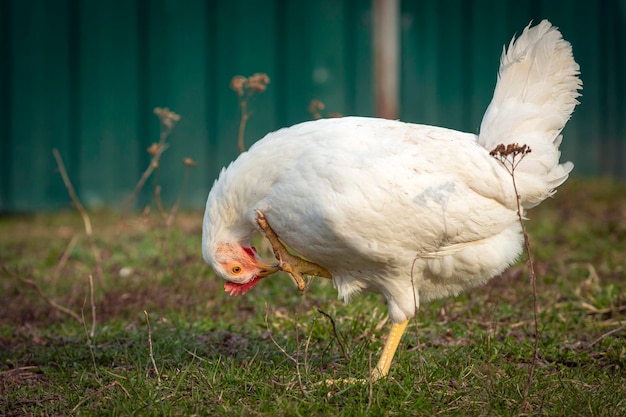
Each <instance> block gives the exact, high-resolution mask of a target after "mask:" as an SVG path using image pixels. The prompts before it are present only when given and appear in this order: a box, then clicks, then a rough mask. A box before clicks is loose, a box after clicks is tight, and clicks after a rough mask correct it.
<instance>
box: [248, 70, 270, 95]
mask: <svg viewBox="0 0 626 417" xmlns="http://www.w3.org/2000/svg"><path fill="white" fill-rule="evenodd" d="M269 83H270V77H269V76H268V75H267V74H265V73H262V72H257V73H256V74H253V75H251V76H250V77H249V78H248V85H247V87H248V88H249V89H251V90H252V91H254V92H261V91H265V90H267V85H268V84H269Z"/></svg>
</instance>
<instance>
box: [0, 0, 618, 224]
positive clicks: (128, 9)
mask: <svg viewBox="0 0 626 417" xmlns="http://www.w3.org/2000/svg"><path fill="white" fill-rule="evenodd" d="M381 10H384V13H387V15H386V16H387V17H389V13H390V16H391V17H390V18H389V19H387V18H385V19H382V20H381V19H378V20H377V19H375V16H380V13H381ZM541 19H549V20H550V21H551V22H552V23H553V24H554V25H555V26H557V27H559V28H560V30H561V31H562V33H563V36H564V38H565V39H566V40H568V41H570V42H571V43H572V45H573V49H574V56H575V58H576V60H577V61H578V62H579V64H580V66H581V74H582V75H581V76H582V79H583V83H584V87H583V96H582V97H581V98H580V101H581V105H580V106H579V107H578V108H577V110H576V111H575V113H574V116H573V118H572V120H571V121H570V122H569V124H568V125H567V127H566V129H565V131H564V135H565V140H564V142H563V145H562V148H561V149H562V152H563V159H565V160H572V161H574V163H575V164H576V167H575V169H574V175H577V176H587V177H591V176H610V177H614V178H619V179H624V178H626V166H625V164H624V162H625V160H626V58H625V57H626V0H600V1H589V0H587V1H584V0H562V1H559V0H517V1H502V0H446V1H439V0H421V1H418V0H413V1H410V0H403V1H401V0H390V1H380V0H375V1H372V0H317V1H290V0H265V1H246V0H213V1H209V0H107V1H96V0H26V1H24V0H0V135H1V138H0V211H1V212H32V211H40V210H53V209H59V208H64V207H69V206H70V204H71V202H70V200H69V198H68V195H67V191H66V189H65V186H64V184H63V181H62V180H61V177H60V176H59V172H58V169H57V165H56V162H55V160H54V158H53V155H52V149H53V148H57V149H58V150H59V152H60V153H61V155H62V157H63V159H64V161H65V165H66V169H67V172H68V174H69V177H70V179H71V180H72V182H73V184H74V186H75V188H76V191H77V193H78V196H79V198H80V199H81V201H82V202H83V203H84V204H85V205H86V206H88V207H112V208H119V207H121V206H122V205H123V202H124V201H125V199H126V198H127V197H128V196H129V195H130V194H131V193H132V190H133V188H134V187H135V184H136V183H137V181H138V180H139V178H140V177H141V175H142V173H143V172H144V170H145V169H146V167H147V166H148V164H149V162H150V158H151V156H150V155H149V154H148V153H147V152H146V149H147V148H148V147H149V146H150V145H151V144H152V143H154V142H158V141H159V121H158V119H157V117H156V116H155V115H154V113H153V109H154V108H155V107H168V108H170V109H171V110H172V111H174V112H176V113H178V114H180V116H181V120H180V122H179V123H178V124H177V125H176V127H175V128H174V130H173V132H172V134H171V136H170V137H169V138H168V142H169V145H170V146H169V148H168V149H167V151H165V153H164V154H163V156H162V157H161V162H160V167H159V173H158V175H159V183H160V184H161V185H162V187H163V188H162V198H163V200H164V201H166V202H168V201H169V202H171V201H172V200H174V199H175V197H176V195H177V194H178V192H179V191H180V189H181V183H182V180H183V176H184V173H185V167H184V165H183V163H182V161H183V158H185V157H190V158H192V159H193V160H195V161H196V162H198V166H197V167H195V168H194V169H193V170H191V171H190V174H189V182H188V185H187V188H186V191H185V194H184V198H183V203H184V205H185V206H186V207H190V208H202V207H203V206H204V202H205V199H206V195H207V193H208V191H209V189H210V187H211V184H212V182H213V180H214V179H215V178H216V176H217V174H218V173H219V171H220V169H221V168H222V167H223V166H225V165H227V164H228V163H229V162H230V161H232V160H233V159H234V158H236V157H237V154H238V151H237V131H238V129H239V120H240V110H239V104H238V99H237V95H236V94H235V93H234V92H233V91H232V90H231V89H230V88H229V83H230V80H231V78H232V77H233V76H234V75H243V76H250V75H252V74H253V73H256V72H264V73H266V74H267V75H269V77H270V79H271V82H270V84H269V86H268V89H267V91H265V92H263V93H259V94H256V95H254V96H253V97H252V98H251V100H250V102H249V110H250V113H251V116H250V120H249V121H248V126H247V129H246V136H245V137H246V145H247V146H250V145H251V144H252V143H253V142H254V141H256V140H258V139H260V138H261V137H263V136H264V135H265V134H267V133H268V132H270V131H273V130H276V129H278V128H280V127H285V126H289V125H292V124H295V123H298V122H302V121H306V120H311V118H312V116H311V114H310V113H309V112H308V110H307V109H308V107H309V103H310V102H311V100H314V99H315V100H320V101H321V102H323V103H324V104H325V111H324V112H322V114H323V115H325V114H327V113H341V114H343V115H360V116H375V115H382V116H385V117H397V118H400V119H401V120H404V121H408V122H414V123H424V124H432V125H439V126H445V127H449V128H453V129H459V130H463V131H468V132H474V133H477V132H478V128H479V126H480V121H481V118H482V114H483V112H484V110H485V108H486V107H487V105H488V104H489V101H490V99H491V94H492V92H493V88H494V85H495V81H496V72H497V68H498V64H499V59H500V54H501V52H502V47H503V45H505V44H508V42H509V41H510V39H511V37H512V36H513V35H514V34H519V33H521V31H522V30H523V28H524V27H525V26H526V25H527V24H528V23H529V22H530V21H535V22H538V21H540V20H541ZM375 22H378V23H377V24H376V25H375ZM375 28H376V29H375ZM375 39H378V41H375ZM377 42H382V43H377ZM375 45H378V48H375ZM381 60H382V61H381ZM383 61H384V62H383ZM381 62H382V63H383V64H384V65H383V66H382V67H383V68H382V69H380V66H378V67H377V65H376V64H377V63H378V64H379V65H380V64H381ZM376 68H379V70H377V69H376ZM380 71H382V74H383V75H382V76H381V72H380ZM377 86H379V88H378V90H377V88H376V87H377ZM377 91H378V92H377ZM385 100H391V109H390V107H389V102H388V101H385ZM381 103H383V104H384V103H387V104H386V105H383V104H381ZM148 184H149V183H148ZM151 194H152V190H151V189H150V187H149V186H147V187H145V189H143V190H142V195H140V196H139V199H138V200H137V203H136V206H137V207H141V204H142V201H145V200H147V199H149V198H150V195H151Z"/></svg>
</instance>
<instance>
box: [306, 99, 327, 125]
mask: <svg viewBox="0 0 626 417" xmlns="http://www.w3.org/2000/svg"><path fill="white" fill-rule="evenodd" d="M320 110H324V103H322V102H321V101H319V100H311V102H310V103H309V113H311V115H312V116H313V119H315V120H318V119H321V118H322V115H321V114H320Z"/></svg>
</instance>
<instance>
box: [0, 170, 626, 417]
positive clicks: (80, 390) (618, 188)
mask: <svg viewBox="0 0 626 417" xmlns="http://www.w3.org/2000/svg"><path fill="white" fill-rule="evenodd" d="M90 215H91V221H92V224H93V237H94V243H95V245H96V246H97V248H98V249H99V255H100V257H101V258H102V271H103V274H102V277H99V278H94V284H93V286H94V290H93V296H94V302H93V306H95V311H96V316H95V332H94V335H93V338H92V337H90V335H89V333H90V330H91V326H92V324H93V317H92V305H91V300H90V287H89V275H94V271H95V270H96V263H95V260H94V255H93V251H92V249H91V247H90V244H89V241H88V239H87V238H86V236H85V233H84V229H83V224H82V221H81V218H80V216H79V214H77V213H76V212H72V211H68V212H65V213H56V214H42V215H36V216H18V217H4V218H0V266H2V268H3V269H2V271H0V285H1V287H0V303H1V304H2V308H0V415H5V416H17V415H71V414H76V415H107V416H108V415H185V416H186V415H244V416H258V415H281V416H299V415H303V416H308V415H333V416H334V415H339V416H352V415H376V416H377V415H390V416H392V415H428V416H431V415H520V414H532V415H567V416H576V415H584V416H614V415H626V291H625V290H626V279H625V278H626V272H625V268H626V257H625V256H624V254H625V253H626V185H624V184H620V183H615V182H611V181H608V180H594V181H582V180H570V181H569V182H568V183H567V184H566V185H565V186H563V187H562V189H561V190H560V191H559V193H558V194H557V196H556V198H555V199H552V200H550V201H547V202H544V204H543V205H541V206H540V207H538V208H536V209H534V210H533V211H531V213H530V214H529V217H530V219H531V220H530V221H528V222H527V227H528V231H529V234H530V242H531V246H532V251H533V254H534V256H535V269H536V272H537V275H538V282H537V286H538V296H539V306H540V311H539V323H540V326H541V340H540V341H539V362H538V365H537V369H536V371H535V372H536V374H535V377H534V379H533V385H532V386H531V388H530V392H529V404H530V406H531V409H530V410H522V408H521V403H522V399H523V391H524V388H525V385H526V378H527V375H528V370H529V366H530V361H531V359H532V354H533V342H534V340H533V335H534V330H533V317H532V294H531V289H530V284H529V282H528V278H527V272H526V268H525V266H524V264H523V263H520V264H519V265H517V266H515V267H513V268H511V269H510V270H509V271H507V272H506V273H505V274H503V275H502V276H501V277H498V278H495V279H493V280H492V281H491V282H490V283H489V284H488V285H485V286H483V287H480V288H477V289H475V290H473V291H471V292H469V293H467V294H463V295H461V296H459V297H456V298H448V299H445V300H441V301H438V302H434V303H429V304H426V305H423V306H422V308H421V311H420V313H419V323H418V327H417V328H415V327H414V326H413V325H410V327H409V329H410V330H409V332H408V333H407V334H406V335H405V337H404V339H403V342H402V344H401V346H400V348H399V351H398V354H397V356H396V359H395V362H394V365H393V366H392V368H391V372H390V376H391V377H390V378H388V379H386V380H382V381H380V382H378V383H376V384H373V385H371V386H370V385H368V384H365V385H346V386H340V387H331V388H328V387H326V386H325V385H323V384H319V383H320V382H322V381H324V380H326V379H328V378H348V377H365V376H366V375H367V374H368V372H369V370H370V368H371V367H372V366H373V364H375V363H376V361H377V360H378V351H379V349H380V348H381V347H382V345H383V342H384V339H385V337H386V332H387V331H388V328H389V323H388V321H387V319H386V308H385V306H384V303H383V301H382V299H381V298H380V296H377V295H365V296H362V297H359V298H358V299H357V300H355V301H354V302H353V303H352V304H350V305H348V306H345V305H343V303H341V302H338V301H336V294H335V291H334V289H333V288H332V284H331V283H329V282H327V281H326V280H321V279H316V280H314V281H313V282H312V283H311V285H310V287H309V289H308V290H307V292H306V294H305V296H304V297H302V296H300V295H299V293H298V291H297V290H296V289H295V287H294V286H293V284H292V282H291V280H290V279H289V278H288V277H286V276H284V275H283V276H276V277H272V278H269V279H267V280H265V281H264V282H263V283H262V284H261V285H259V286H257V287H255V288H254V290H253V291H251V292H250V293H248V294H246V295H245V296H243V297H237V298H233V297H230V296H228V294H226V293H224V291H223V283H222V282H221V281H220V280H219V279H217V278H215V277H214V276H213V274H212V273H211V271H210V270H209V269H208V267H206V266H205V265H204V262H203V261H202V259H201V255H200V235H201V221H202V213H199V212H187V213H180V214H179V215H178V217H177V218H176V221H175V222H174V224H173V225H172V226H171V227H169V228H165V227H164V226H163V222H162V219H161V218H160V217H159V214H158V213H153V214H144V215H141V216H130V217H122V216H120V215H118V214H116V213H108V212H98V213H90ZM72 243H73V244H72ZM167 251H169V253H170V255H169V256H166V255H167V254H166V253H165V252H167ZM94 276H95V275H94ZM20 278H22V279H30V280H32V281H33V282H34V283H36V285H37V286H38V287H39V289H40V290H41V291H42V292H43V294H45V296H46V297H49V299H50V300H52V301H54V302H56V303H58V304H59V305H61V306H63V307H66V308H69V309H71V311H73V312H75V313H76V315H77V316H78V317H80V318H81V319H80V320H77V319H76V318H73V317H71V316H70V315H68V314H65V313H63V312H61V311H60V310H59V309H57V308H54V307H52V306H51V305H50V304H48V303H47V302H46V301H45V300H44V299H43V298H42V296H41V295H40V294H38V293H37V291H35V289H34V288H33V287H31V286H29V285H27V284H25V283H24V281H23V280H21V279H20ZM318 309H320V310H322V311H323V312H324V313H326V314H327V315H329V316H330V317H331V318H332V319H333V320H334V322H335V325H336V329H337V335H336V336H335V334H334V333H333V329H332V324H331V322H330V320H329V319H328V317H327V316H326V315H324V314H322V313H320V312H319V311H318ZM144 311H145V312H147V316H148V317H149V326H148V321H147V320H146V315H145V314H144ZM150 345H152V355H151V351H150ZM342 346H343V347H345V351H346V352H345V354H344V352H343V350H342ZM153 360H154V362H153Z"/></svg>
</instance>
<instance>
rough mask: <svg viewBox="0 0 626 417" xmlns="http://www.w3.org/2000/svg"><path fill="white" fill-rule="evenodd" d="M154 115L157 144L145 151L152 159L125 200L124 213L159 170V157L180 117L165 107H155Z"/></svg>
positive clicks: (165, 148)
mask: <svg viewBox="0 0 626 417" xmlns="http://www.w3.org/2000/svg"><path fill="white" fill-rule="evenodd" d="M154 114H156V115H157V117H158V118H159V121H160V122H161V129H160V133H159V142H158V143H153V144H152V145H150V147H148V149H147V150H146V151H147V152H148V153H149V154H150V155H151V156H152V159H151V160H150V163H149V164H148V167H147V168H146V170H145V171H144V172H143V174H142V175H141V178H139V181H138V182H137V184H136V185H135V189H134V190H133V192H132V193H131V194H130V195H129V196H128V198H127V199H126V203H125V204H124V211H125V212H126V211H128V209H129V207H130V205H131V203H132V202H133V200H134V199H135V198H136V197H137V194H138V193H139V191H140V190H141V189H142V188H143V186H144V184H145V183H146V181H147V180H148V178H150V175H152V172H153V171H154V170H155V169H158V168H159V160H160V159H161V155H162V154H163V152H165V151H166V150H167V148H168V147H169V145H168V143H167V138H168V136H169V135H170V134H171V133H172V130H173V129H174V126H175V125H176V123H178V122H179V121H180V115H178V114H176V113H174V112H173V111H171V110H170V109H168V108H167V107H165V108H161V107H156V108H155V109H154Z"/></svg>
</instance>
